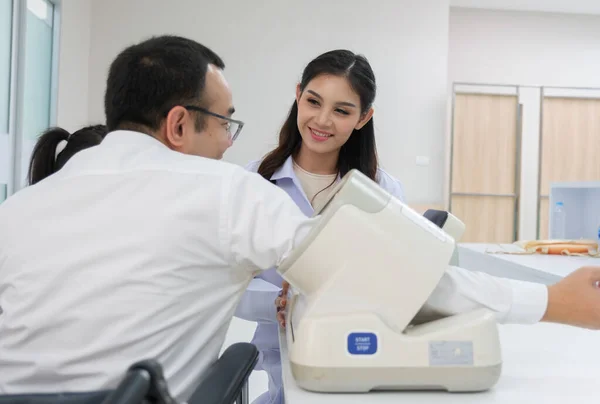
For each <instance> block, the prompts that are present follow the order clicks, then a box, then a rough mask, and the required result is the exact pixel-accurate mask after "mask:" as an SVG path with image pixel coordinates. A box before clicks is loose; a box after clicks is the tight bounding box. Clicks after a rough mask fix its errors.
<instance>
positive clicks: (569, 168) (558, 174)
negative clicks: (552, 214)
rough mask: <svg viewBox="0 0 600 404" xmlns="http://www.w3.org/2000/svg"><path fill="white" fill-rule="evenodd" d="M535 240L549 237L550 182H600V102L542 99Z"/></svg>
mask: <svg viewBox="0 0 600 404" xmlns="http://www.w3.org/2000/svg"><path fill="white" fill-rule="evenodd" d="M540 141H541V156H540V185H539V187H540V194H539V197H540V198H539V217H538V238H541V239H546V238H548V220H549V208H550V207H549V206H548V205H549V193H550V184H551V183H552V182H566V181H600V161H598V157H599V156H600V99H594V98H571V97H564V98H561V97H544V98H543V103H542V136H541V140H540Z"/></svg>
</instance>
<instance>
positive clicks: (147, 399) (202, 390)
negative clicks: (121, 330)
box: [0, 342, 258, 404]
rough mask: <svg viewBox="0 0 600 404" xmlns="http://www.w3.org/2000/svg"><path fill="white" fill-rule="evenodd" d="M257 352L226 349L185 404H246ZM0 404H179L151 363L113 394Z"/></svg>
mask: <svg viewBox="0 0 600 404" xmlns="http://www.w3.org/2000/svg"><path fill="white" fill-rule="evenodd" d="M257 359H258V350H257V349H256V347H255V346H254V345H252V344H249V343H243V342H240V343H236V344H233V345H231V346H229V347H228V348H227V349H226V350H225V352H223V354H222V355H221V357H220V358H219V359H218V360H217V361H216V362H215V363H214V364H213V365H212V366H210V367H209V368H208V369H207V371H206V372H205V373H204V374H203V375H202V379H201V381H200V383H199V384H198V386H197V387H196V389H195V391H194V393H193V394H192V396H191V397H190V398H189V399H188V400H187V402H186V403H187V404H234V403H235V404H248V400H249V398H248V378H249V377H250V374H251V373H252V370H253V369H254V366H255V365H256V361H257ZM0 404H182V403H177V402H176V401H175V399H174V398H173V397H172V396H171V395H170V393H169V388H168V386H167V381H166V380H165V377H164V375H163V370H162V366H161V365H160V363H158V362H157V361H155V360H153V359H148V360H143V361H140V362H136V363H134V364H132V365H131V366H130V367H129V369H128V370H127V371H126V372H125V375H124V376H123V378H122V380H121V382H120V383H119V385H118V386H117V387H116V388H115V389H114V390H104V391H93V392H82V393H52V394H45V393H28V394H13V395H0Z"/></svg>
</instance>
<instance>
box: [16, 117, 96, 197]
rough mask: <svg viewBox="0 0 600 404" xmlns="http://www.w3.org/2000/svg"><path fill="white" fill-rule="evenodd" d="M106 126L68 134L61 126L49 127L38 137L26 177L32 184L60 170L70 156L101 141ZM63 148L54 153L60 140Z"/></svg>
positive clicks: (83, 129) (87, 128) (89, 127)
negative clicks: (63, 142) (64, 144)
mask: <svg viewBox="0 0 600 404" xmlns="http://www.w3.org/2000/svg"><path fill="white" fill-rule="evenodd" d="M107 132H108V131H107V129H106V126H104V125H94V126H87V127H85V128H82V129H79V130H78V131H76V132H74V133H73V134H70V133H69V132H67V131H66V130H64V129H62V128H50V129H48V130H46V131H45V132H44V133H42V135H41V136H40V137H39V139H38V141H37V143H36V144H35V147H34V149H33V153H32V155H31V161H30V162H29V172H28V174H27V178H28V181H29V185H33V184H35V183H37V182H39V181H41V180H43V179H44V178H46V177H48V176H49V175H51V174H54V173H55V172H57V171H58V170H60V169H61V168H62V167H63V166H64V165H65V164H66V163H67V161H69V159H70V158H71V157H73V156H74V155H75V154H76V153H78V152H80V151H81V150H83V149H87V148H88V147H92V146H96V145H98V144H100V142H102V139H104V136H106V133H107ZM63 140H64V141H66V142H67V144H66V146H65V148H64V149H63V150H62V151H61V152H60V153H58V155H57V154H56V148H57V146H58V144H59V143H60V142H62V141H63Z"/></svg>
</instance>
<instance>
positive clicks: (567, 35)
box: [448, 0, 600, 238]
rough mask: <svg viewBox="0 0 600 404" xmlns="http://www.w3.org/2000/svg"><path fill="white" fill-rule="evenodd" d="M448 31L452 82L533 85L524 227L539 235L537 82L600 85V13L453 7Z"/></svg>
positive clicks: (527, 119) (526, 134)
mask: <svg viewBox="0 0 600 404" xmlns="http://www.w3.org/2000/svg"><path fill="white" fill-rule="evenodd" d="M453 2H454V3H457V1H455V0H453ZM576 3H577V2H576ZM449 32H450V34H449V51H448V81H449V83H452V82H468V83H479V84H483V83H487V84H506V85H520V86H534V87H527V88H523V89H522V90H521V97H520V102H522V103H523V144H522V146H523V148H522V157H523V158H522V161H521V164H522V166H521V167H522V180H521V204H520V208H521V215H520V223H519V233H520V237H521V238H535V237H537V233H536V232H537V230H536V228H537V191H538V165H539V113H540V112H539V98H540V89H539V88H535V86H537V87H540V86H557V87H598V88H600V16H595V15H587V16H586V15H573V14H550V13H533V12H515V11H486V10H473V9H463V8H451V11H450V31H449ZM449 88H450V89H451V86H450V85H449Z"/></svg>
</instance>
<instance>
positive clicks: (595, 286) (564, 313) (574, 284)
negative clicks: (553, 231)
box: [542, 267, 600, 330]
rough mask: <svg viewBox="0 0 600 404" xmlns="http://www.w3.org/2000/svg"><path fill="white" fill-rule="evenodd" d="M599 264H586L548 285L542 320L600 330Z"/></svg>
mask: <svg viewBox="0 0 600 404" xmlns="http://www.w3.org/2000/svg"><path fill="white" fill-rule="evenodd" d="M599 283H600V267H583V268H579V269H578V270H576V271H575V272H573V273H571V274H570V275H569V276H566V277H565V278H564V279H562V280H560V281H559V282H557V283H555V284H554V285H552V286H549V287H548V308H547V309H546V314H545V315H544V317H543V318H542V321H548V322H552V323H561V324H568V325H573V326H576V327H582V328H589V329H594V330H600V287H599Z"/></svg>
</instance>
